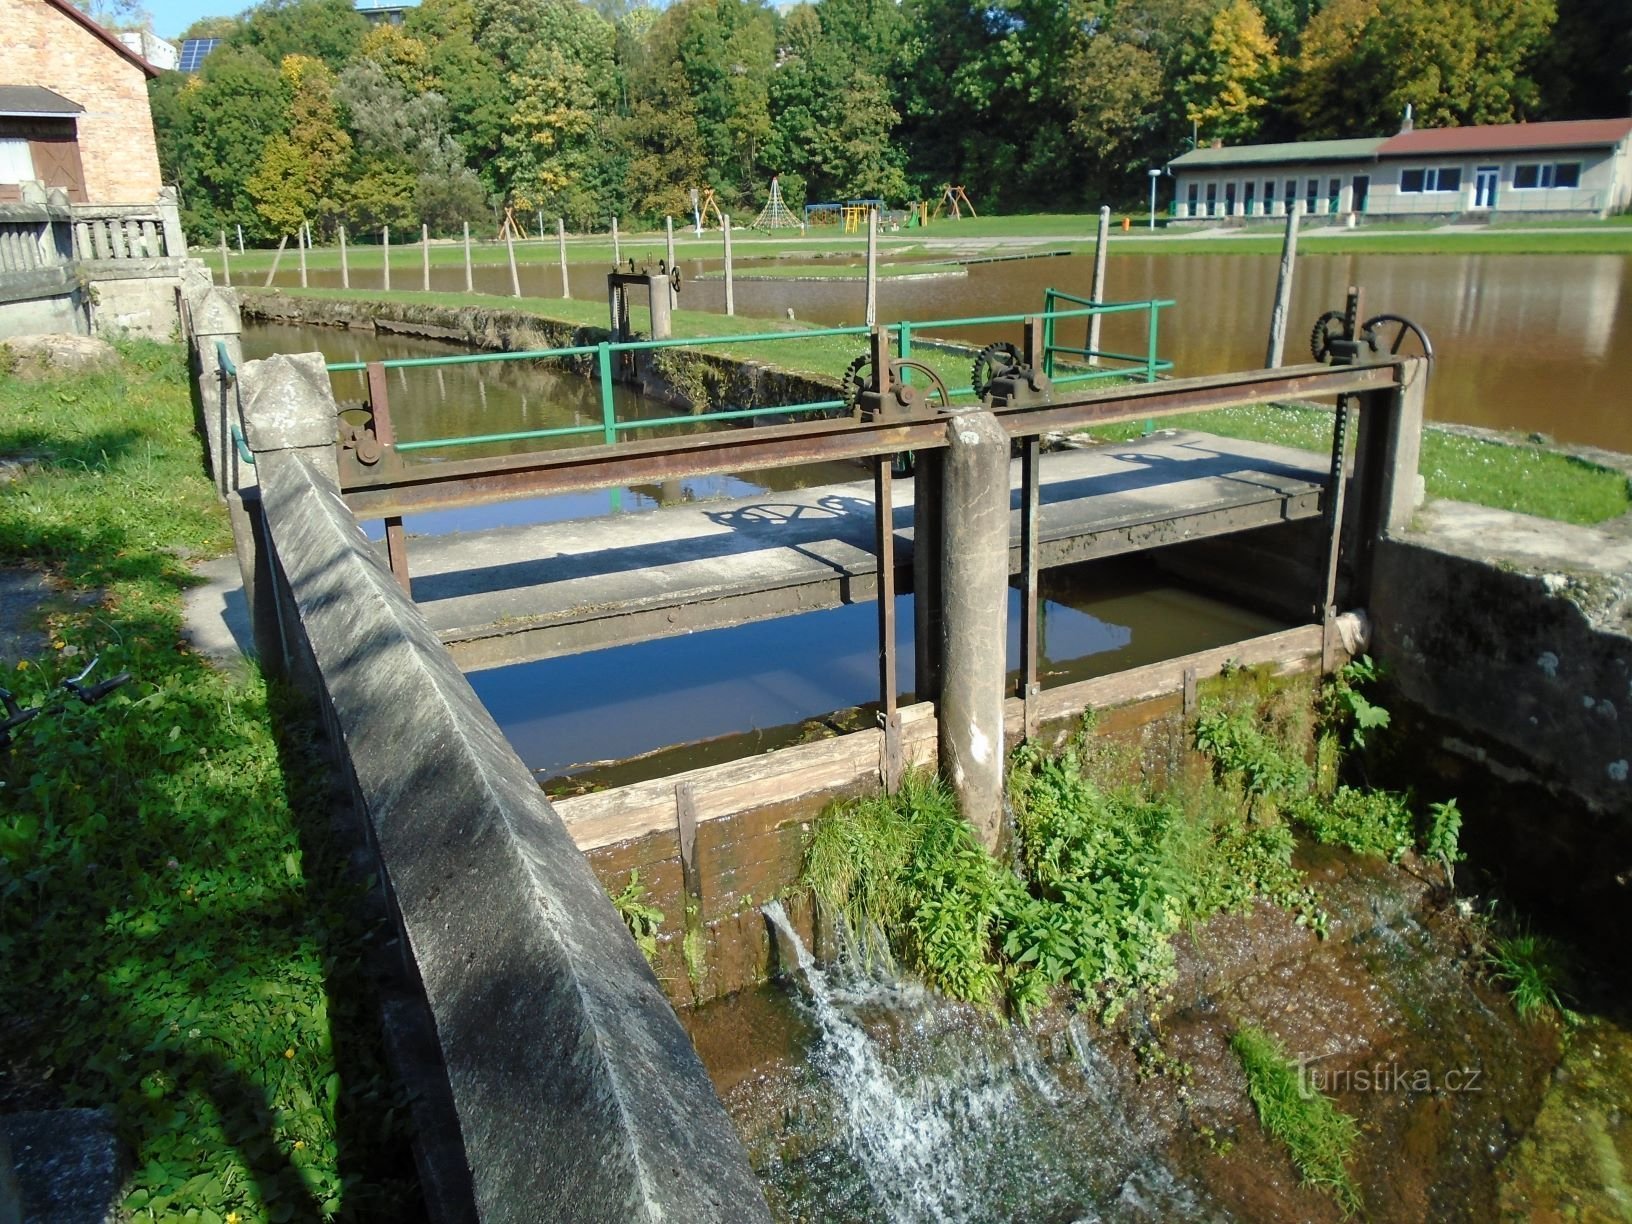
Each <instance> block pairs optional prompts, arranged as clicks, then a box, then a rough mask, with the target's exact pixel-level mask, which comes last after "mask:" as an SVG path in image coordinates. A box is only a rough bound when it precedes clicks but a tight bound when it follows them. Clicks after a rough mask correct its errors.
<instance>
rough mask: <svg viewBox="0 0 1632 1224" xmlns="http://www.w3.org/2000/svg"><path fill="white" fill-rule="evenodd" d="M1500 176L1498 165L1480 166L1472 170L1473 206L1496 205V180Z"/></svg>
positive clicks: (1486, 206) (1485, 206)
mask: <svg viewBox="0 0 1632 1224" xmlns="http://www.w3.org/2000/svg"><path fill="white" fill-rule="evenodd" d="M1500 176H1501V167H1500V166H1480V167H1479V168H1478V169H1477V170H1475V171H1474V172H1473V206H1474V207H1475V208H1495V207H1496V180H1497V179H1498V178H1499V177H1500Z"/></svg>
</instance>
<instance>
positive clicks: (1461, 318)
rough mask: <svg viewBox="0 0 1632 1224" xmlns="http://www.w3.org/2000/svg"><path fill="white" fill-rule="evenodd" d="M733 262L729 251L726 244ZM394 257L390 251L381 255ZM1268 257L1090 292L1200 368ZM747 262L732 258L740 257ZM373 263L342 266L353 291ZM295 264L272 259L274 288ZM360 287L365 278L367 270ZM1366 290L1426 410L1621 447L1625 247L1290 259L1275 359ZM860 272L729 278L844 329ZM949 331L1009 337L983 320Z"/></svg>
mask: <svg viewBox="0 0 1632 1224" xmlns="http://www.w3.org/2000/svg"><path fill="white" fill-rule="evenodd" d="M625 250H626V253H627V254H635V255H638V256H641V257H653V258H655V257H657V256H659V255H660V254H661V250H660V247H659V245H657V244H652V243H642V244H634V243H630V244H626V247H625ZM523 255H524V256H530V257H531V258H532V259H533V260H535V261H536V262H532V263H528V264H525V265H524V266H523V267H522V269H521V284H522V292H523V293H526V294H537V295H541V296H545V297H557V296H560V293H561V274H560V271H559V268H558V267H557V265H556V264H555V262H554V252H553V250H552V251H550V252H549V254H547V255H541V254H540V251H539V248H527V249H524V251H523ZM739 255H740V252H739ZM396 261H400V262H396ZM394 263H395V274H394V277H393V284H394V285H395V287H396V288H399V289H402V288H418V287H419V284H420V271H419V267H418V262H417V256H416V255H414V254H412V253H409V252H400V253H399V254H398V255H397V256H396V257H395V260H394ZM681 263H682V267H683V269H684V271H685V273H686V274H687V276H688V278H689V279H688V280H687V281H686V284H685V287H684V289H683V291H682V293H681V306H682V307H683V308H685V309H691V310H707V311H715V312H723V311H724V309H725V305H724V303H725V287H724V284H723V283H722V282H721V281H718V280H704V279H699V274H701V273H704V272H713V271H717V270H718V269H719V267H720V261H719V260H698V259H685V260H682V261H681ZM1278 264H1279V260H1278V259H1277V257H1275V256H1271V255H1230V254H1219V255H1183V256H1160V255H1118V254H1116V253H1115V250H1114V248H1113V250H1112V254H1111V258H1110V262H1109V270H1108V277H1107V279H1108V284H1107V297H1108V298H1110V299H1111V300H1115V301H1132V300H1144V299H1148V298H1170V299H1172V300H1174V301H1176V302H1177V303H1178V304H1177V305H1176V306H1175V307H1173V308H1172V309H1169V310H1166V311H1164V312H1163V314H1162V321H1161V325H1160V326H1161V355H1162V356H1163V357H1165V358H1167V359H1170V360H1172V361H1173V363H1174V373H1175V374H1176V375H1181V376H1182V375H1189V374H1212V373H1220V372H1223V371H1226V370H1237V369H1248V368H1253V367H1256V366H1259V365H1261V364H1262V363H1263V359H1264V352H1265V347H1266V340H1267V335H1268V327H1269V313H1270V305H1271V303H1272V300H1273V297H1274V292H1275V278H1276V272H1277V268H1278ZM740 266H743V267H744V268H746V267H747V266H749V261H747V260H741V261H740ZM378 275H379V273H378V272H377V271H374V272H373V273H371V274H364V273H362V272H359V273H358V275H357V276H355V277H353V281H352V283H353V285H354V286H357V287H362V286H364V285H366V284H368V283H369V282H370V280H371V278H377V277H378ZM1092 275H1093V261H1092V259H1091V258H1090V257H1087V256H1068V257H1054V258H1040V259H1033V260H1023V261H1010V262H1004V263H993V264H979V265H975V266H973V267H971V268H970V269H969V275H968V277H967V279H952V280H929V281H915V280H909V281H890V280H885V281H883V282H881V283H880V288H879V294H880V303H879V313H880V317H881V318H882V319H885V320H896V319H910V320H920V319H937V318H941V319H944V318H954V317H966V316H970V315H984V314H1015V313H1022V312H1025V311H1033V310H1037V309H1040V308H1041V305H1042V300H1043V290H1044V289H1045V288H1048V287H1053V288H1057V289H1063V290H1066V291H1068V292H1072V293H1077V294H1081V295H1084V296H1086V294H1087V292H1088V289H1089V287H1090V285H1091V284H1092ZM297 277H298V274H297V273H296V272H294V271H293V270H292V269H291V268H289V267H288V266H287V264H286V266H285V267H284V268H283V269H282V270H281V271H280V273H279V278H278V279H279V283H282V284H293V283H295V282H296V280H297ZM509 278H510V274H509V271H508V269H507V268H504V267H499V266H487V267H481V268H478V269H477V270H476V288H477V289H478V291H480V292H483V293H492V294H497V295H506V294H508V293H509V290H510V283H509ZM311 280H312V283H314V284H320V283H338V275H337V274H335V273H317V272H313V273H312V274H311ZM571 282H572V293H573V296H574V297H575V298H579V299H584V300H588V301H603V300H605V296H606V282H605V280H604V276H603V274H602V273H601V272H600V271H599V270H597V269H594V268H590V267H574V268H573V269H572V270H571ZM373 283H377V280H374V282H373ZM1351 284H1352V285H1359V286H1360V287H1361V288H1362V289H1363V290H1364V291H1365V295H1366V296H1365V305H1366V313H1367V314H1368V315H1370V314H1377V313H1381V312H1384V311H1387V312H1390V313H1394V314H1402V315H1405V316H1406V317H1408V318H1410V319H1413V320H1415V321H1416V322H1418V323H1420V324H1421V325H1422V326H1423V327H1424V328H1425V329H1426V330H1427V331H1428V333H1429V335H1430V336H1431V337H1432V338H1433V341H1434V345H1435V348H1436V349H1437V351H1438V353H1439V356H1440V360H1439V362H1438V367H1437V369H1436V371H1435V376H1434V384H1433V387H1432V389H1431V390H1430V393H1429V403H1428V412H1429V415H1430V416H1431V417H1432V418H1434V419H1436V420H1442V421H1456V422H1460V423H1463V424H1470V425H1484V426H1490V427H1494V428H1499V429H1518V430H1523V431H1526V432H1531V431H1540V432H1544V433H1547V434H1548V435H1550V436H1552V437H1554V438H1557V439H1559V440H1561V441H1566V442H1578V443H1589V444H1593V445H1598V446H1607V447H1611V448H1613V449H1618V450H1623V451H1632V256H1627V255H1364V254H1360V255H1321V254H1309V253H1304V254H1302V255H1301V256H1300V258H1299V263H1298V273H1297V279H1296V282H1295V291H1294V294H1293V306H1292V312H1291V326H1290V328H1289V338H1288V344H1287V358H1288V360H1292V361H1296V360H1298V359H1299V356H1300V354H1301V353H1303V352H1304V351H1306V350H1305V343H1306V341H1305V340H1304V337H1306V336H1307V335H1308V331H1309V328H1310V327H1311V326H1312V325H1313V323H1314V321H1315V319H1316V318H1317V317H1318V316H1319V315H1320V314H1321V313H1322V312H1323V311H1326V310H1331V309H1336V308H1340V307H1341V306H1342V305H1343V301H1344V295H1345V292H1346V289H1347V286H1349V285H1351ZM432 287H433V288H435V289H443V290H454V289H462V288H463V287H464V273H463V270H462V269H461V268H456V267H445V268H434V269H433V270H432ZM863 292H864V291H863V287H862V285H861V283H860V282H859V281H835V282H831V283H828V284H813V283H811V282H805V281H800V282H793V281H744V282H740V283H738V284H737V286H736V290H735V296H736V307H737V312H738V313H739V314H741V315H749V316H756V317H760V318H774V319H783V318H785V317H786V314H787V311H788V310H789V309H792V310H793V311H794V313H795V314H796V316H797V317H798V318H799V319H801V320H804V321H806V322H809V323H811V324H813V325H823V326H829V325H838V324H853V323H859V322H861V317H862V299H863ZM954 338H957V339H970V340H974V339H979V340H980V342H982V343H984V342H985V341H986V340H988V339H997V338H1006V339H1018V331H1017V329H1012V332H1011V333H1009V334H1005V333H1003V332H1000V331H996V330H991V329H986V330H981V331H970V332H960V333H958V334H956V335H955V336H954ZM1104 343H1105V345H1106V346H1107V347H1109V348H1113V349H1116V350H1118V351H1122V352H1136V353H1142V352H1143V351H1144V348H1143V344H1144V325H1143V322H1142V321H1136V320H1131V319H1130V320H1120V319H1113V320H1110V321H1109V323H1108V326H1107V329H1106V332H1105V336H1104Z"/></svg>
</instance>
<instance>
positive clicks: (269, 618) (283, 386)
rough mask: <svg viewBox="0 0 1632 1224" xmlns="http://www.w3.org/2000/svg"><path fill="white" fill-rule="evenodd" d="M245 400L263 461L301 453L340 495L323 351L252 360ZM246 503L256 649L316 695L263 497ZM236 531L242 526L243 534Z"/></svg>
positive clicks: (244, 551) (334, 407)
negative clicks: (274, 549)
mask: <svg viewBox="0 0 1632 1224" xmlns="http://www.w3.org/2000/svg"><path fill="white" fill-rule="evenodd" d="M238 395H239V402H240V404H241V405H242V412H243V418H244V436H245V439H246V441H247V443H248V446H249V449H250V451H251V452H252V453H253V454H254V455H255V457H256V460H257V462H263V461H264V460H263V459H262V456H266V455H274V454H278V453H283V452H289V453H295V454H300V455H303V456H305V457H306V458H307V459H308V461H309V462H310V463H311V466H312V467H313V468H314V469H315V470H316V471H317V473H318V474H320V475H321V476H322V478H323V479H324V480H325V482H327V483H329V484H332V485H333V486H334V487H335V488H336V489H338V487H339V484H340V470H339V445H338V438H339V424H338V422H339V416H340V408H339V405H338V404H336V403H335V400H334V389H333V387H331V386H330V384H329V371H328V364H327V362H326V360H325V359H324V357H323V354H322V353H298V354H285V353H280V354H278V355H277V356H274V357H268V358H267V359H266V360H265V361H248V362H245V363H244V364H243V365H242V366H240V367H239V369H238ZM256 492H257V493H258V490H257V491H256ZM244 500H245V512H246V515H247V517H248V520H249V522H248V531H247V532H246V536H247V538H246V539H245V540H243V541H241V543H240V546H239V549H240V551H239V558H240V559H239V564H240V565H241V566H245V565H246V564H247V569H248V572H249V574H250V575H251V577H249V578H247V579H246V581H245V593H246V594H248V595H250V597H251V603H250V614H251V619H252V622H253V626H254V634H255V648H256V651H257V652H258V653H259V655H260V657H261V665H262V667H263V668H264V669H266V670H268V671H269V672H271V673H272V674H275V675H287V676H289V678H290V679H292V680H294V681H295V683H296V684H297V686H299V687H302V688H304V689H305V690H306V691H308V692H315V691H317V690H316V687H315V680H316V677H315V676H314V675H305V674H302V673H303V672H305V671H306V670H308V669H309V668H310V667H311V666H312V662H311V658H310V655H309V653H308V652H306V651H303V650H300V649H298V648H295V647H294V644H295V643H298V642H299V641H301V635H300V632H299V630H298V629H291V630H287V631H286V628H285V626H286V625H288V623H289V621H288V618H289V617H290V616H294V615H297V614H296V613H295V612H294V609H293V606H292V603H291V601H290V598H289V593H288V591H287V590H286V589H285V588H284V586H283V584H282V583H280V582H279V579H278V573H277V567H276V566H274V565H273V564H272V560H271V553H270V548H269V545H268V542H267V539H266V523H265V519H264V517H263V516H262V515H261V513H260V509H261V505H260V498H259V496H254V497H249V498H245V499H244ZM236 529H237V524H234V531H235V534H236ZM246 556H247V562H246Z"/></svg>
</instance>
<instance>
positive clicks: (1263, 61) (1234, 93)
mask: <svg viewBox="0 0 1632 1224" xmlns="http://www.w3.org/2000/svg"><path fill="white" fill-rule="evenodd" d="M1280 66H1281V61H1280V57H1279V56H1278V55H1277V54H1276V53H1275V39H1274V38H1273V37H1271V36H1270V34H1269V31H1268V30H1267V29H1266V28H1265V26H1264V17H1263V14H1262V13H1261V12H1259V11H1258V7H1257V6H1256V5H1255V4H1253V2H1252V0H1229V2H1228V3H1226V4H1225V5H1223V7H1221V8H1220V9H1218V11H1217V12H1215V13H1214V14H1213V19H1212V22H1211V25H1210V28H1209V30H1208V35H1207V41H1206V43H1205V45H1204V46H1202V47H1201V48H1199V49H1198V50H1197V52H1196V54H1194V55H1193V56H1192V57H1191V61H1190V69H1191V70H1190V72H1189V73H1188V75H1186V76H1185V77H1184V79H1183V80H1182V81H1181V82H1180V94H1181V96H1182V97H1183V98H1184V100H1185V115H1186V118H1188V119H1189V120H1190V122H1191V123H1192V124H1194V125H1195V126H1196V128H1197V129H1198V130H1199V131H1200V133H1201V134H1202V135H1204V136H1207V137H1209V138H1215V139H1221V140H1227V141H1232V142H1236V141H1244V140H1250V139H1251V138H1252V137H1253V136H1255V135H1257V133H1258V128H1259V122H1260V121H1259V113H1260V112H1261V111H1262V110H1263V109H1264V106H1265V105H1266V104H1267V103H1268V101H1269V96H1270V94H1271V92H1272V91H1273V90H1274V88H1275V85H1276V81H1277V77H1278V75H1279V72H1280Z"/></svg>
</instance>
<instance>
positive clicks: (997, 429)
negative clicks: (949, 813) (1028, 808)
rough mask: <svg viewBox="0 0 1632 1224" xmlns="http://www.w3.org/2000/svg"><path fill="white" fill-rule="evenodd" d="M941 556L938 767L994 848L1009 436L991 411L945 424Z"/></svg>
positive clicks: (999, 820)
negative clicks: (939, 764) (945, 441)
mask: <svg viewBox="0 0 1632 1224" xmlns="http://www.w3.org/2000/svg"><path fill="white" fill-rule="evenodd" d="M946 435H947V449H946V454H945V457H944V458H943V460H942V462H943V463H944V465H945V467H944V469H943V470H944V479H943V485H942V487H943V490H944V505H943V508H942V512H943V514H944V516H945V517H944V520H943V522H944V532H945V534H944V536H943V540H944V545H943V549H942V555H941V607H942V616H943V618H944V619H943V623H942V643H943V650H942V658H941V702H940V716H939V737H940V763H941V773H942V774H943V775H944V776H945V777H946V779H947V780H948V781H949V782H950V783H951V784H952V789H953V791H954V793H955V794H956V795H957V800H958V809H959V811H961V812H962V813H963V817H964V819H965V820H967V821H968V822H969V823H970V824H971V825H972V826H973V827H974V830H975V835H976V837H977V838H978V839H979V840H980V842H981V844H982V845H984V846H985V847H986V848H987V849H988V850H993V851H995V850H996V849H997V848H998V844H999V842H1000V841H1001V840H1002V834H1003V764H1004V761H1003V687H1004V676H1005V673H1006V667H1005V664H1006V662H1007V660H1006V658H1005V647H1006V645H1007V641H1008V607H1009V435H1008V434H1007V433H1006V432H1005V431H1004V429H1003V427H1002V426H1001V425H999V424H998V423H997V418H996V417H994V416H993V415H992V414H991V413H989V412H962V413H958V414H957V415H955V416H953V417H951V418H950V419H949V420H948V421H947V423H946Z"/></svg>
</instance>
